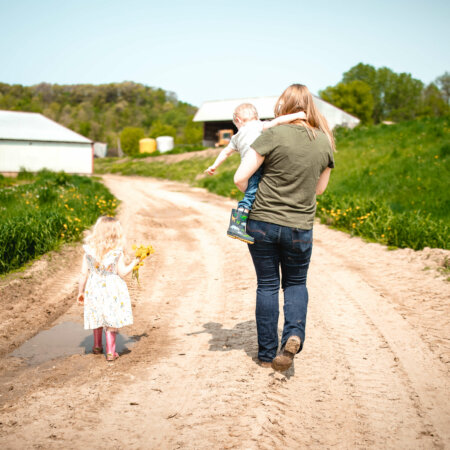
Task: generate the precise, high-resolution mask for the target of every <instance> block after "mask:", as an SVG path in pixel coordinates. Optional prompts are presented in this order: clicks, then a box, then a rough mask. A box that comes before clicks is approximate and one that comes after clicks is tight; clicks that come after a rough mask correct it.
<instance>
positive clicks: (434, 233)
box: [95, 117, 450, 250]
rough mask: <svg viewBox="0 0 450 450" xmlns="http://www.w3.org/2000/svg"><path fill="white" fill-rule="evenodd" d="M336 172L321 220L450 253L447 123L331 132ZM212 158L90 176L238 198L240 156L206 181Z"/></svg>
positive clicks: (110, 165)
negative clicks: (160, 182)
mask: <svg viewBox="0 0 450 450" xmlns="http://www.w3.org/2000/svg"><path fill="white" fill-rule="evenodd" d="M336 139H337V148H338V153H336V155H335V159H336V168H335V169H334V170H333V173H332V176H331V180H330V184H329V186H328V189H327V191H326V192H325V194H324V195H322V196H321V197H319V198H318V208H317V214H318V217H319V218H320V219H321V221H322V222H324V223H327V224H328V225H330V226H333V227H335V228H338V229H341V230H345V231H347V232H349V233H351V234H353V235H358V236H362V237H364V238H366V239H368V240H372V241H377V242H381V243H383V244H386V245H388V246H391V247H410V248H413V249H416V250H418V249H422V248H424V247H438V248H446V249H448V248H449V234H450V231H449V226H448V223H449V219H450V189H449V186H448V184H449V183H448V180H449V175H450V118H449V117H446V118H441V119H423V120H418V121H412V122H403V123H400V124H396V125H390V126H388V125H379V126H373V127H367V128H363V127H361V128H358V129H355V130H344V129H342V130H338V131H337V133H336ZM212 162H213V158H200V157H195V158H192V159H189V160H185V161H180V162H178V163H174V164H167V163H164V162H161V161H158V162H150V163H148V162H143V161H140V160H139V159H127V160H122V162H120V163H116V160H115V159H114V158H109V159H104V160H96V166H95V167H96V172H97V173H106V172H111V173H121V174H123V175H141V176H153V177H159V178H167V179H171V180H176V181H183V182H186V183H190V184H193V185H196V186H200V187H205V188H206V189H208V190H210V191H211V192H215V193H217V194H219V195H223V196H227V197H232V198H236V199H237V198H240V197H241V194H240V193H239V192H238V191H237V189H236V187H235V186H234V184H233V174H234V171H235V170H236V168H237V166H238V165H239V157H238V156H237V155H236V156H233V157H232V158H229V159H228V160H227V161H226V162H225V163H224V164H223V165H222V166H221V167H220V168H219V170H218V174H217V175H215V176H213V177H199V176H198V175H200V174H202V172H203V170H204V169H206V168H207V167H208V166H209V165H210V164H211V163H212Z"/></svg>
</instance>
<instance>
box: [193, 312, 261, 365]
mask: <svg viewBox="0 0 450 450" xmlns="http://www.w3.org/2000/svg"><path fill="white" fill-rule="evenodd" d="M203 328H204V330H202V331H195V332H194V333H188V336H192V335H195V334H202V333H210V334H211V339H210V341H209V351H210V352H228V351H230V350H244V351H245V353H247V355H248V356H249V357H250V358H252V359H254V360H256V357H257V352H258V344H257V340H256V322H255V321H254V320H247V322H241V323H238V324H236V325H235V326H234V327H233V328H230V329H228V328H223V325H222V324H221V323H217V322H208V323H205V324H204V325H203Z"/></svg>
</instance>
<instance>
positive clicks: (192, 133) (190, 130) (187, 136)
mask: <svg viewBox="0 0 450 450" xmlns="http://www.w3.org/2000/svg"><path fill="white" fill-rule="evenodd" d="M202 138H203V126H202V124H201V123H195V122H192V121H189V122H188V123H187V125H186V126H185V127H184V130H183V136H182V141H183V142H184V143H186V144H200V143H201V142H202Z"/></svg>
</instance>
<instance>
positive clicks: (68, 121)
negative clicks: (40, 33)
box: [0, 81, 201, 148]
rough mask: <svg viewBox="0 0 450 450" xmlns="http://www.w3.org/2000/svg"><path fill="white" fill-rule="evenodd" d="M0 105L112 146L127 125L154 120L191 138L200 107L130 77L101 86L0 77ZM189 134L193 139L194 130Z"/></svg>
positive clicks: (143, 126)
mask: <svg viewBox="0 0 450 450" xmlns="http://www.w3.org/2000/svg"><path fill="white" fill-rule="evenodd" d="M0 109H5V110H13V111H36V112H42V113H43V114H44V115H45V116H46V117H49V118H50V119H53V120H55V121H57V122H59V123H61V124H62V125H65V126H67V127H69V128H71V129H73V130H74V131H77V132H79V133H81V134H83V135H85V136H86V137H88V138H90V139H92V140H95V141H102V142H107V143H108V145H109V146H110V147H111V148H115V147H116V146H117V138H118V136H119V135H120V132H121V130H123V129H125V128H126V127H137V128H141V129H143V130H148V129H149V128H151V127H152V125H153V124H154V123H155V122H156V125H155V126H154V130H153V131H154V132H155V134H157V135H161V134H166V135H170V136H174V137H176V139H177V141H179V142H178V143H180V144H183V143H187V142H185V141H184V138H185V136H186V134H185V129H186V127H188V128H189V127H190V124H191V125H192V117H193V115H194V114H195V112H196V108H195V107H194V106H192V105H189V104H188V103H184V102H181V101H179V100H178V99H177V97H176V95H175V94H174V93H173V92H168V91H165V90H163V89H160V88H152V87H149V86H145V85H142V84H138V83H133V82H130V81H127V82H124V83H110V84H102V85H97V86H94V85H90V84H80V85H68V86H64V85H62V86H61V85H56V84H49V83H41V84H38V85H35V86H22V85H19V84H16V85H9V84H6V83H0ZM188 125H189V126H188ZM196 126H197V125H195V126H194V129H195V127H196ZM158 127H159V128H158ZM187 136H188V138H189V139H192V136H189V133H188V135H187ZM200 139H201V138H200Z"/></svg>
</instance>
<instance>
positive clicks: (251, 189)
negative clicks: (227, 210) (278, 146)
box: [238, 167, 262, 211]
mask: <svg viewBox="0 0 450 450" xmlns="http://www.w3.org/2000/svg"><path fill="white" fill-rule="evenodd" d="M261 176H262V167H260V168H259V169H258V170H257V171H256V172H255V173H254V174H253V175H252V176H251V177H250V178H249V180H248V186H247V189H246V190H245V194H244V198H243V199H242V200H241V201H240V202H239V203H238V208H245V209H248V210H249V211H250V210H251V209H252V206H253V202H254V201H255V197H256V191H257V190H258V185H259V180H261Z"/></svg>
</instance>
